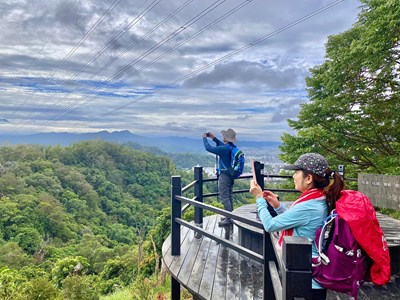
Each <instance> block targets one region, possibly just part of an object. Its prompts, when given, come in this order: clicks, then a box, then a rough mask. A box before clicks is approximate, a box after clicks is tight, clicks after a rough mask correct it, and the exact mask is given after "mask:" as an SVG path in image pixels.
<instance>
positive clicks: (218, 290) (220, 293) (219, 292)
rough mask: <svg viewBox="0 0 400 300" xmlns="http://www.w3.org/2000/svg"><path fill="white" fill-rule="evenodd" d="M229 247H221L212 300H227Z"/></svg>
mask: <svg viewBox="0 0 400 300" xmlns="http://www.w3.org/2000/svg"><path fill="white" fill-rule="evenodd" d="M228 252H229V249H228V247H226V246H224V245H221V246H220V247H219V252H218V258H217V264H216V268H215V275H214V284H213V289H212V294H211V299H213V300H220V299H225V294H226V284H227V276H226V273H227V268H228Z"/></svg>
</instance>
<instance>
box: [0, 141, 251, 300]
mask: <svg viewBox="0 0 400 300" xmlns="http://www.w3.org/2000/svg"><path fill="white" fill-rule="evenodd" d="M183 157H184V156H183ZM189 159H192V157H189ZM171 175H181V177H182V180H183V183H184V184H185V185H186V184H188V183H189V182H191V181H192V180H193V172H192V171H182V170H177V169H176V167H175V164H174V163H173V162H172V160H171V159H170V158H168V157H166V156H161V155H154V154H150V153H146V152H142V151H138V150H135V149H133V148H131V147H129V146H123V145H120V144H113V143H109V142H105V141H87V142H81V143H78V144H73V145H71V146H68V147H60V146H50V147H45V146H38V145H30V146H22V145H17V146H9V147H1V148H0V286H1V288H0V299H13V300H15V299H29V300H33V299H81V300H82V299H99V297H100V296H101V295H107V294H112V293H113V292H115V291H117V292H118V291H121V290H122V289H124V287H129V289H128V290H125V292H127V291H129V290H133V291H134V290H135V289H134V288H132V287H134V286H142V287H146V290H151V284H149V281H148V280H147V279H146V280H145V279H144V278H146V277H150V276H152V275H153V274H154V272H155V271H156V269H157V268H156V261H157V262H158V264H157V265H158V266H159V265H160V264H159V263H160V253H161V247H162V243H163V241H164V239H165V238H166V237H167V236H168V234H169V232H170V208H169V206H170V180H171V179H170V178H171ZM242 184H243V186H242V187H240V183H238V188H247V187H248V183H245V182H243V183H242ZM215 189H216V186H211V185H210V184H207V185H206V186H205V188H204V192H205V193H208V192H215ZM188 196H190V197H193V195H188ZM235 197H236V198H235V201H236V202H238V201H239V202H241V203H247V202H248V199H246V197H247V198H248V195H237V196H235ZM210 201H214V202H213V205H216V206H220V207H221V204H219V203H217V202H216V201H215V199H214V200H210ZM192 216H193V210H189V211H188V213H186V215H185V217H186V218H187V219H190V218H191V217H192ZM153 278H154V277H153ZM161 288H162V287H161ZM153 292H154V291H153ZM149 295H150V293H149ZM131 297H134V296H132V295H131ZM138 297H142V296H138ZM132 299H133V298H132ZM135 299H136V298H135Z"/></svg>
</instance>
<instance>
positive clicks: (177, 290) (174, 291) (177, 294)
mask: <svg viewBox="0 0 400 300" xmlns="http://www.w3.org/2000/svg"><path fill="white" fill-rule="evenodd" d="M180 299H181V285H180V283H179V281H178V280H176V279H175V278H174V277H173V276H171V300H180Z"/></svg>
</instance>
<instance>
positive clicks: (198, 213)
mask: <svg viewBox="0 0 400 300" xmlns="http://www.w3.org/2000/svg"><path fill="white" fill-rule="evenodd" d="M194 180H195V181H196V183H195V185H194V196H195V200H196V201H198V202H201V203H203V167H194ZM194 223H195V224H196V225H197V226H199V227H201V228H202V227H203V209H202V208H201V207H195V208H194ZM200 236H201V235H200ZM196 237H197V236H196Z"/></svg>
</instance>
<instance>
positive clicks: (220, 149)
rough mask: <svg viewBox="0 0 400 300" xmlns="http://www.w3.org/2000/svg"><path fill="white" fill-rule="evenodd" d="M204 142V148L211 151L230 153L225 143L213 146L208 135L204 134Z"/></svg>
mask: <svg viewBox="0 0 400 300" xmlns="http://www.w3.org/2000/svg"><path fill="white" fill-rule="evenodd" d="M214 140H218V139H217V138H216V137H214ZM203 143H204V148H205V149H206V150H207V151H208V152H211V153H214V154H217V155H227V154H229V153H230V150H229V148H228V147H226V146H225V144H224V143H222V145H220V146H215V147H213V146H211V145H210V144H209V143H208V140H207V137H204V136H203Z"/></svg>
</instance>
